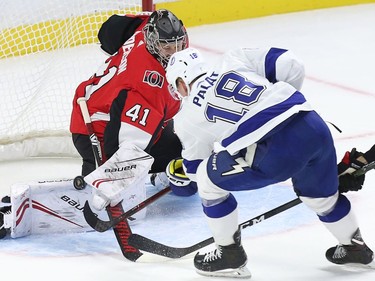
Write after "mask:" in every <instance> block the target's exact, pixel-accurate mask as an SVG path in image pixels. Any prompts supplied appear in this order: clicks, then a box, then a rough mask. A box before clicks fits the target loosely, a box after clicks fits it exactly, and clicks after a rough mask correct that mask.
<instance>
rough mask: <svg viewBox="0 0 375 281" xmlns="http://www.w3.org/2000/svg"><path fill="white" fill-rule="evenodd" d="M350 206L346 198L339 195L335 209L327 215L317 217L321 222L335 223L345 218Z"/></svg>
mask: <svg viewBox="0 0 375 281" xmlns="http://www.w3.org/2000/svg"><path fill="white" fill-rule="evenodd" d="M350 208H351V205H350V201H349V200H348V198H346V197H345V196H344V195H342V194H340V195H339V199H338V200H337V203H336V206H335V208H334V209H333V210H332V212H330V213H329V214H328V215H325V216H318V217H319V219H320V220H321V221H322V222H336V221H338V220H341V219H342V218H343V217H345V216H346V215H347V214H348V213H349V211H350Z"/></svg>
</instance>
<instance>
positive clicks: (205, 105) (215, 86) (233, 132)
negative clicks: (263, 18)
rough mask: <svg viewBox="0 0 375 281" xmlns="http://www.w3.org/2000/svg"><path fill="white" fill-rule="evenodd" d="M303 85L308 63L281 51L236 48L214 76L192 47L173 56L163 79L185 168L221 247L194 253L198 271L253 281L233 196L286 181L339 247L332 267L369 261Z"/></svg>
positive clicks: (326, 136) (331, 254)
mask: <svg viewBox="0 0 375 281" xmlns="http://www.w3.org/2000/svg"><path fill="white" fill-rule="evenodd" d="M303 78H304V68H303V65H302V64H301V63H300V62H299V61H298V59H297V58H296V57H295V56H294V55H293V54H292V53H291V52H290V51H287V50H283V49H278V48H269V49H248V48H239V49H235V50H232V51H229V52H228V53H226V54H225V55H224V56H223V57H222V58H221V60H220V62H219V63H218V64H217V65H215V66H214V67H212V68H208V66H207V64H206V62H205V61H204V59H203V58H202V55H201V54H200V53H199V52H198V51H197V50H195V49H192V48H188V49H186V50H184V51H181V52H178V53H176V54H174V55H173V56H172V57H171V59H170V61H169V64H168V67H167V80H168V82H169V83H170V91H171V94H172V95H173V96H175V97H176V98H180V99H182V101H183V103H182V108H181V109H180V111H179V113H178V114H177V115H176V116H175V117H174V120H175V123H174V125H175V131H176V133H177V135H178V137H179V138H180V140H181V142H182V144H183V152H182V156H183V159H184V160H183V166H184V170H185V173H186V175H187V176H188V177H189V178H190V179H191V180H193V181H196V182H197V184H198V192H199V195H200V197H201V199H202V205H203V211H204V213H205V215H206V218H207V221H208V225H209V228H210V230H211V232H212V234H213V237H214V239H215V243H216V246H217V248H216V249H215V250H214V251H211V252H208V253H203V254H202V253H197V255H196V256H195V258H194V265H195V267H196V270H197V272H198V273H200V274H203V275H208V276H228V275H230V276H232V277H248V278H249V277H250V276H251V274H250V272H249V270H248V269H247V268H246V263H247V256H246V253H245V251H244V249H243V247H242V245H241V234H240V230H239V229H238V217H237V216H238V215H237V213H238V210H237V201H236V199H235V197H234V196H233V194H232V193H231V192H232V191H241V190H252V189H258V188H262V187H265V186H267V185H270V184H274V183H277V182H281V181H285V180H287V179H289V178H291V179H292V183H293V187H294V190H295V192H296V194H297V195H298V196H299V198H300V199H301V200H302V201H303V202H304V203H305V204H306V205H307V206H308V207H309V208H310V209H312V210H313V211H314V212H315V213H316V214H317V215H318V218H319V219H320V221H321V222H322V223H323V224H324V225H325V226H326V227H327V228H328V230H329V231H330V232H331V233H332V234H333V236H335V237H336V239H337V240H338V245H337V246H335V247H332V248H330V249H328V250H327V252H326V258H327V259H328V260H329V261H330V262H333V263H336V264H345V263H360V264H368V263H370V262H371V261H372V260H373V252H372V251H371V250H370V249H369V248H368V247H367V245H366V244H365V243H364V242H363V239H362V237H361V233H360V230H359V227H358V224H357V222H356V219H355V216H354V214H353V210H352V208H351V205H350V201H349V200H348V199H347V197H345V196H344V195H343V194H340V193H339V192H338V178H337V166H336V163H337V162H336V152H335V147H334V144H333V139H332V136H331V133H330V131H329V128H328V127H327V125H326V123H325V122H324V121H323V120H322V119H321V117H320V116H319V115H318V114H317V113H316V112H315V111H314V110H313V109H312V107H311V105H310V104H309V103H308V102H307V101H306V98H305V97H304V95H303V94H302V93H301V92H300V91H299V90H300V88H301V86H302V82H303ZM249 204H251V202H249Z"/></svg>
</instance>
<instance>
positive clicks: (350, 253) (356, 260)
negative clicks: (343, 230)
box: [326, 229, 374, 265]
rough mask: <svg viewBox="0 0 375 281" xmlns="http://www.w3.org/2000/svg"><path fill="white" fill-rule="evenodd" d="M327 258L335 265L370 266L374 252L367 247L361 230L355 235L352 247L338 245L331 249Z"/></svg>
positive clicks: (327, 253)
mask: <svg viewBox="0 0 375 281" xmlns="http://www.w3.org/2000/svg"><path fill="white" fill-rule="evenodd" d="M326 258H327V259H328V260H329V261H330V262H332V263H335V264H358V265H368V264H370V263H371V262H372V261H373V260H374V253H373V251H372V250H371V249H370V248H369V247H367V245H366V244H365V242H364V241H363V239H362V236H361V232H360V231H359V229H357V231H356V232H355V233H354V235H353V238H352V244H351V245H341V244H339V245H337V246H336V247H332V248H329V249H328V250H327V252H326Z"/></svg>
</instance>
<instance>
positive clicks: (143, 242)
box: [128, 161, 375, 259]
mask: <svg viewBox="0 0 375 281" xmlns="http://www.w3.org/2000/svg"><path fill="white" fill-rule="evenodd" d="M374 168H375V161H374V162H371V163H369V164H367V165H364V166H363V167H362V168H360V169H358V170H357V171H355V172H354V173H353V175H354V176H360V175H363V174H365V173H366V172H368V171H369V170H371V169H374ZM301 202H302V201H301V200H300V199H299V198H296V199H293V200H292V201H289V202H287V203H285V204H283V205H281V206H279V207H276V208H274V209H272V210H270V211H267V212H265V213H263V214H261V215H259V216H256V217H254V218H252V219H249V220H247V221H245V222H243V223H241V224H240V225H239V226H238V227H239V228H240V229H244V228H246V227H249V226H252V225H255V224H258V223H260V222H262V221H264V220H266V219H268V218H271V217H273V216H274V215H277V214H279V213H281V212H284V211H286V210H288V209H290V208H292V207H294V206H297V205H298V204H300V203H301ZM213 242H214V238H213V237H210V238H207V239H205V240H203V241H201V242H198V243H197V244H194V245H192V246H188V247H183V248H179V247H172V246H167V245H165V244H162V243H159V242H156V241H154V240H151V239H149V238H147V237H144V236H142V235H139V234H132V235H130V237H129V239H128V243H129V245H131V246H133V247H136V248H137V249H139V250H142V251H145V252H149V253H152V254H154V255H159V256H163V257H167V258H172V259H177V258H181V257H184V256H186V255H189V254H191V253H193V252H195V251H197V250H199V249H201V248H203V247H206V246H208V245H210V244H211V243H213Z"/></svg>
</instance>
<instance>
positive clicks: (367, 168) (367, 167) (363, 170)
mask: <svg viewBox="0 0 375 281" xmlns="http://www.w3.org/2000/svg"><path fill="white" fill-rule="evenodd" d="M372 169H375V161H372V162H370V163H368V164H366V165H364V166H363V167H361V168H360V169H358V170H356V171H354V172H353V175H354V176H355V177H359V176H362V175H364V174H366V173H367V172H368V171H370V170H372Z"/></svg>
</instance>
